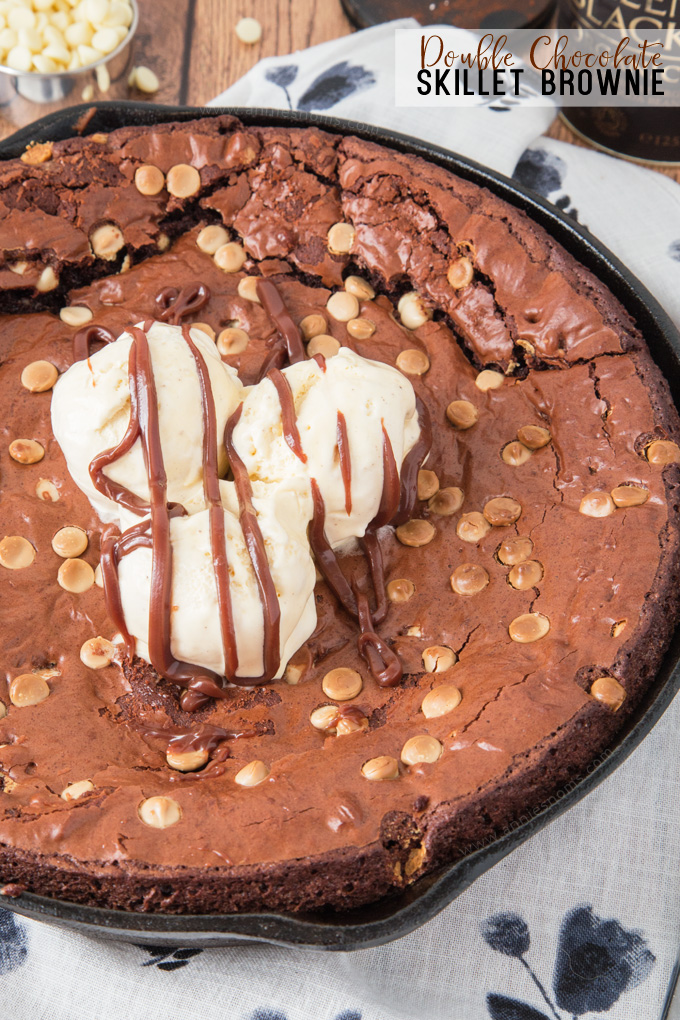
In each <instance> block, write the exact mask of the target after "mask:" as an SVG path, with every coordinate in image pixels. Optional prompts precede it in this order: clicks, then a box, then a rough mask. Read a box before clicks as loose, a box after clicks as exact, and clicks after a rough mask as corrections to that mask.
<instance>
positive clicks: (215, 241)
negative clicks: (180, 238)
mask: <svg viewBox="0 0 680 1020" xmlns="http://www.w3.org/2000/svg"><path fill="white" fill-rule="evenodd" d="M228 240H229V234H228V233H227V231H226V230H225V229H224V227H222V226H220V225H219V223H211V224H210V225H209V226H207V227H203V230H201V231H200V233H199V235H198V237H197V238H196V246H197V248H198V249H199V250H200V251H203V252H205V253H206V255H214V254H215V252H216V251H217V249H218V248H221V247H222V246H223V245H225V244H226V243H227V241H228Z"/></svg>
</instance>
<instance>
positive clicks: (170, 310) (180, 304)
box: [155, 281, 210, 326]
mask: <svg viewBox="0 0 680 1020" xmlns="http://www.w3.org/2000/svg"><path fill="white" fill-rule="evenodd" d="M209 300H210V288H209V287H206V285H205V284H204V283H199V282H198V281H196V282H194V283H187V284H186V286H184V287H182V289H181V290H177V288H176V287H164V288H163V290H161V291H159V292H158V294H157V295H156V301H155V304H156V311H157V313H158V316H157V317H158V318H159V319H160V320H161V322H168V323H170V325H171V326H179V324H180V322H181V321H182V319H185V318H186V317H187V315H193V314H194V312H200V310H201V308H203V307H204V306H205V305H207V303H208V301H209Z"/></svg>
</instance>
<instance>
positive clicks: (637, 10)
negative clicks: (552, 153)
mask: <svg viewBox="0 0 680 1020" xmlns="http://www.w3.org/2000/svg"><path fill="white" fill-rule="evenodd" d="M559 26H560V28H586V29H588V28H596V29H604V30H608V31H611V32H612V39H613V40H614V45H616V41H618V40H619V39H620V38H621V34H622V32H625V31H626V30H627V29H630V31H631V33H638V34H639V35H642V36H644V35H645V33H649V35H650V37H651V36H652V35H653V36H654V37H655V38H662V39H663V41H664V51H663V60H664V67H665V68H666V75H667V76H669V78H672V79H673V81H674V82H675V83H676V84H675V90H676V95H677V83H678V82H680V0H562V2H561V5H560V8H559ZM561 116H562V119H563V120H564V121H566V123H567V124H568V125H569V127H571V128H573V130H574V131H576V133H577V134H579V135H582V136H583V137H584V138H586V139H587V140H588V141H589V142H592V143H593V144H594V145H596V146H597V147H598V148H600V149H604V150H605V151H607V152H613V153H615V154H616V155H619V156H625V157H627V158H628V159H634V160H639V161H640V162H644V163H664V164H666V165H678V164H680V107H678V106H670V105H667V106H663V105H661V106H656V105H655V106H652V105H649V106H618V107H613V106H568V107H565V108H563V109H562V112H561Z"/></svg>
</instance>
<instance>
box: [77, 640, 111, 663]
mask: <svg viewBox="0 0 680 1020" xmlns="http://www.w3.org/2000/svg"><path fill="white" fill-rule="evenodd" d="M115 655H116V646H115V645H114V644H113V642H112V641H107V639H106V638H103V637H93V638H88V640H87V641H85V642H84V643H83V645H82V646H81V648H80V661H81V662H82V663H83V665H84V666H87V667H88V669H104V668H105V667H106V666H110V665H111V663H112V662H113V660H114V658H115Z"/></svg>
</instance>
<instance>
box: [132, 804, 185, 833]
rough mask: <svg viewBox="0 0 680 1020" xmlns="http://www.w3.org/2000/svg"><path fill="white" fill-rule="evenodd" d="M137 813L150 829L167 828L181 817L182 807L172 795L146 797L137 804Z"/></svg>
mask: <svg viewBox="0 0 680 1020" xmlns="http://www.w3.org/2000/svg"><path fill="white" fill-rule="evenodd" d="M137 813H138V815H139V817H140V819H141V820H142V821H143V822H144V824H145V825H148V826H150V828H152V829H167V828H169V827H170V826H171V825H176V824H177V822H178V821H179V820H180V818H181V817H182V809H181V807H180V806H179V804H178V803H177V801H176V800H173V799H172V797H148V798H147V799H146V800H143V801H142V803H141V804H140V805H139V807H138V809H137Z"/></svg>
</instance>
